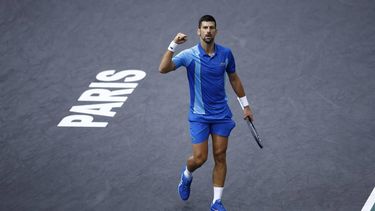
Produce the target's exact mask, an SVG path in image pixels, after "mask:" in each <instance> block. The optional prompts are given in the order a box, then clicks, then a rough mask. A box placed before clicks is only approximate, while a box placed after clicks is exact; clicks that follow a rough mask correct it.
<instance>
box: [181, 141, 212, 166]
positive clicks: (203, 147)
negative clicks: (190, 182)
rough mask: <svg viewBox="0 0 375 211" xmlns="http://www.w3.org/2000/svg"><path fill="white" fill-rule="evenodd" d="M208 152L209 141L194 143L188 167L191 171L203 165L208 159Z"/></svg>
mask: <svg viewBox="0 0 375 211" xmlns="http://www.w3.org/2000/svg"><path fill="white" fill-rule="evenodd" d="M207 154H208V141H207V140H206V141H204V142H202V143H200V144H193V155H191V156H190V157H189V158H188V160H187V162H186V165H187V169H188V170H189V171H190V172H193V171H195V170H196V169H197V168H199V167H201V166H202V165H203V164H204V163H205V162H206V160H207Z"/></svg>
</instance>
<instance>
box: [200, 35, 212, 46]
mask: <svg viewBox="0 0 375 211" xmlns="http://www.w3.org/2000/svg"><path fill="white" fill-rule="evenodd" d="M202 40H203V41H204V42H205V43H206V44H211V43H213V42H214V38H213V37H207V36H206V37H204V38H203V39H202Z"/></svg>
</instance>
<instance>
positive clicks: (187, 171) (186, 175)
mask: <svg viewBox="0 0 375 211" xmlns="http://www.w3.org/2000/svg"><path fill="white" fill-rule="evenodd" d="M184 175H185V177H186V178H188V179H190V177H191V176H192V175H191V172H190V171H189V170H188V169H187V166H186V168H185V171H184Z"/></svg>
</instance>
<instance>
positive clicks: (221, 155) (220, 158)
mask: <svg viewBox="0 0 375 211" xmlns="http://www.w3.org/2000/svg"><path fill="white" fill-rule="evenodd" d="M226 157H227V154H226V151H225V150H218V151H215V152H214V160H215V163H216V164H224V163H226Z"/></svg>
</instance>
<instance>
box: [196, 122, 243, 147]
mask: <svg viewBox="0 0 375 211" xmlns="http://www.w3.org/2000/svg"><path fill="white" fill-rule="evenodd" d="M235 126H236V123H234V121H233V120H231V119H229V120H226V121H221V122H193V121H190V136H191V142H192V143H193V144H200V143H202V142H204V141H206V140H208V136H209V135H210V134H215V135H219V136H224V137H228V136H229V135H230V132H231V131H232V129H233V128H234V127H235Z"/></svg>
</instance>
